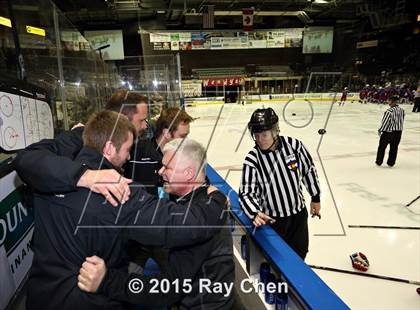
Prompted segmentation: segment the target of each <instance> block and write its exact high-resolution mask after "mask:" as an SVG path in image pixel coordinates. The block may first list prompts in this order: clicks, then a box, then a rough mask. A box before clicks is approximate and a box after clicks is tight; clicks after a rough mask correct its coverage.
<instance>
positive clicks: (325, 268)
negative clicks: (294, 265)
mask: <svg viewBox="0 0 420 310" xmlns="http://www.w3.org/2000/svg"><path fill="white" fill-rule="evenodd" d="M309 267H311V268H315V269H321V270H327V271H333V272H340V273H347V274H353V275H357V276H362V277H369V278H375V279H381V280H387V281H395V282H402V283H408V284H415V285H420V281H412V280H406V279H400V278H394V277H388V276H381V275H377V274H371V273H361V272H356V271H350V270H344V269H337V268H331V267H324V266H315V265H309Z"/></svg>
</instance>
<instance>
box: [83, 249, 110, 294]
mask: <svg viewBox="0 0 420 310" xmlns="http://www.w3.org/2000/svg"><path fill="white" fill-rule="evenodd" d="M105 274H106V265H105V262H104V260H103V259H102V258H100V257H98V256H90V257H86V260H85V262H84V263H83V264H82V268H80V270H79V276H78V277H77V281H78V282H77V286H78V287H79V288H80V289H81V290H82V291H84V292H87V293H95V292H96V291H97V290H98V288H99V285H101V282H102V280H103V278H104V276H105Z"/></svg>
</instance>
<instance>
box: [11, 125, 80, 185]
mask: <svg viewBox="0 0 420 310" xmlns="http://www.w3.org/2000/svg"><path fill="white" fill-rule="evenodd" d="M82 133H83V128H76V129H74V130H72V131H66V132H64V133H62V134H60V135H58V136H57V137H56V138H55V139H44V140H41V141H39V142H37V143H34V144H31V145H29V146H28V147H27V148H26V149H24V150H22V151H20V152H19V153H18V155H17V156H16V158H15V160H14V165H15V169H16V171H17V173H18V174H19V176H20V177H21V178H22V180H23V181H24V182H25V183H27V184H28V185H29V186H30V187H32V188H34V189H35V190H37V191H39V192H41V193H63V192H68V191H72V190H74V189H75V187H76V184H77V182H78V181H79V178H80V177H81V175H82V174H83V173H84V171H85V167H84V166H83V165H82V164H81V163H78V162H74V161H73V159H74V157H75V156H76V155H77V153H79V151H80V149H81V148H82V146H83V139H82Z"/></svg>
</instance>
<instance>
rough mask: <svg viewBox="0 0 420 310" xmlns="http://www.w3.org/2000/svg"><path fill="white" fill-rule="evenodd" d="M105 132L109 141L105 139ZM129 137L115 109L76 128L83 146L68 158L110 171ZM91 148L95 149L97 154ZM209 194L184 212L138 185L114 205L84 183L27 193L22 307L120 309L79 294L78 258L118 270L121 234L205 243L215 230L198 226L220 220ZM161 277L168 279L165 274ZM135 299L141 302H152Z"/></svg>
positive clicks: (145, 240)
mask: <svg viewBox="0 0 420 310" xmlns="http://www.w3.org/2000/svg"><path fill="white" fill-rule="evenodd" d="M114 124H116V125H115V128H114ZM95 132H96V133H95ZM111 133H112V138H111V139H110V140H106V139H108V137H110V136H111ZM134 134H135V132H134V128H133V127H132V125H131V124H130V123H129V122H128V120H126V119H125V118H118V114H117V113H115V112H110V111H103V112H101V113H98V114H97V115H96V116H95V117H93V118H92V120H91V121H89V123H88V124H87V126H86V128H85V130H84V144H85V146H84V147H83V149H82V150H81V152H80V153H79V154H78V156H77V157H76V161H77V162H79V163H82V164H83V165H86V166H87V167H88V168H90V169H115V168H116V169H118V168H120V167H121V166H122V165H123V164H124V162H125V161H126V160H127V159H128V158H129V151H130V147H131V144H132V141H133V136H134ZM101 137H102V139H105V140H106V141H105V142H104V141H102V140H101ZM103 137H105V138H103ZM98 149H102V154H101V153H100V152H99V151H98ZM210 198H211V199H210V200H201V201H197V205H194V207H192V208H190V209H189V210H188V214H186V213H187V212H185V210H186V208H187V207H186V206H181V205H176V204H174V203H172V202H169V201H166V200H161V201H158V200H157V199H156V198H155V197H153V196H151V195H149V194H147V193H146V192H145V190H144V188H143V187H142V186H134V187H132V188H131V199H130V200H129V201H127V202H126V203H125V204H123V205H120V206H119V207H118V208H113V207H112V206H111V205H110V204H109V203H107V201H106V200H104V199H103V197H102V196H101V195H98V194H96V193H93V192H90V191H89V190H88V189H85V188H80V189H78V190H76V191H73V192H69V193H66V194H57V195H45V194H44V195H40V194H37V195H35V199H34V213H35V231H34V237H33V251H34V261H33V265H32V269H31V273H30V277H29V281H28V293H27V309H119V308H123V307H124V304H122V303H120V302H116V301H112V300H110V299H109V298H108V297H105V296H102V295H98V294H88V293H84V292H82V291H81V290H80V289H79V288H78V287H77V274H78V272H79V269H80V267H81V265H82V263H83V261H84V260H85V258H86V257H88V256H92V255H98V256H101V257H103V258H104V259H105V261H106V262H107V264H108V265H109V266H111V267H112V268H116V269H120V268H123V270H126V266H127V261H126V260H125V258H124V251H123V248H124V245H125V243H126V240H127V233H129V235H130V238H132V239H135V240H136V241H138V242H140V243H142V244H146V245H151V246H166V247H178V246H186V245H189V244H194V243H200V242H205V241H206V240H208V239H209V238H211V237H212V236H213V235H214V234H215V233H218V231H219V229H214V228H213V229H211V228H210V229H209V228H206V227H204V225H211V226H213V227H214V226H218V225H220V224H222V222H221V220H219V218H220V214H221V213H222V212H223V208H221V207H220V206H223V204H224V202H225V197H224V196H223V195H221V194H220V193H218V192H214V193H211V194H210ZM174 214H176V215H175V216H174ZM180 214H184V216H180ZM165 276H166V277H169V278H170V277H171V274H170V273H169V274H167V275H165ZM142 296H143V301H144V302H145V303H147V301H150V302H151V304H152V305H153V302H154V303H156V302H159V299H158V300H157V301H156V300H152V299H151V298H147V296H145V295H142Z"/></svg>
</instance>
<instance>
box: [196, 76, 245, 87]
mask: <svg viewBox="0 0 420 310" xmlns="http://www.w3.org/2000/svg"><path fill="white" fill-rule="evenodd" d="M243 82H244V79H243V78H241V77H233V78H214V79H205V80H203V86H204V87H214V86H239V85H241V84H243Z"/></svg>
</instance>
